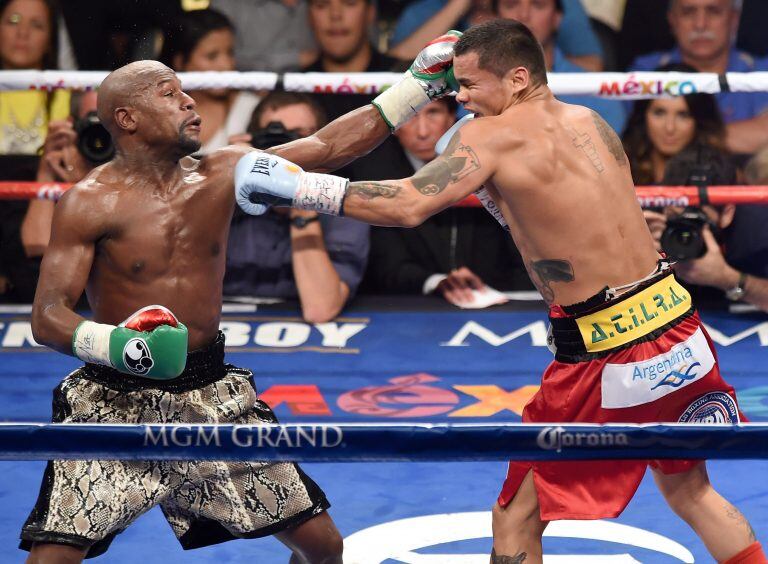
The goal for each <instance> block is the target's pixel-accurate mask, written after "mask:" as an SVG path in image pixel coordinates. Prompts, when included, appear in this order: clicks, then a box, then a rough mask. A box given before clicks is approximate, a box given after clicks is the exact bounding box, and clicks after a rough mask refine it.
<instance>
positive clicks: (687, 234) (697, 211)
mask: <svg viewBox="0 0 768 564" xmlns="http://www.w3.org/2000/svg"><path fill="white" fill-rule="evenodd" d="M736 179H737V177H736V168H735V166H734V165H733V163H732V162H731V161H730V160H729V159H728V157H727V155H725V154H724V153H722V152H721V151H719V150H717V149H715V148H713V147H709V146H706V145H701V144H695V145H693V146H689V147H687V148H686V149H684V150H682V151H681V152H680V153H678V154H677V155H675V156H674V157H672V158H671V159H670V160H669V162H668V163H667V166H666V170H665V172H664V180H663V182H664V184H668V185H673V186H674V185H685V186H699V187H700V188H704V187H706V186H710V185H718V184H725V185H729V184H734V183H735V182H736ZM707 225H708V226H709V227H710V229H711V230H712V233H713V234H714V235H715V238H717V237H718V236H719V235H720V229H719V227H718V225H717V224H716V223H715V222H714V221H712V220H711V219H710V218H709V217H708V216H707V214H706V213H704V211H702V209H701V208H698V207H690V206H688V207H686V208H685V209H683V211H682V213H680V214H679V215H676V216H673V217H670V218H669V219H667V227H666V228H665V229H664V232H663V233H662V234H661V248H662V249H663V250H664V252H665V253H666V254H667V256H668V257H669V258H670V259H672V260H689V259H697V258H700V257H702V256H704V255H705V254H706V252H707V244H706V241H704V235H703V230H704V227H705V226H707Z"/></svg>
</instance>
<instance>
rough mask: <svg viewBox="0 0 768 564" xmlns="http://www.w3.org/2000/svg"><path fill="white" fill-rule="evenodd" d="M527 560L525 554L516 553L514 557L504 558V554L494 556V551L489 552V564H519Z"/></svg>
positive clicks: (526, 554)
mask: <svg viewBox="0 0 768 564" xmlns="http://www.w3.org/2000/svg"><path fill="white" fill-rule="evenodd" d="M526 558H528V553H527V552H518V553H517V554H515V555H514V556H505V555H504V554H496V550H494V549H492V550H491V564H521V563H522V562H525V559H526Z"/></svg>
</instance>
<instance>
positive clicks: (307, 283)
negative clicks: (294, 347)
mask: <svg viewBox="0 0 768 564" xmlns="http://www.w3.org/2000/svg"><path fill="white" fill-rule="evenodd" d="M293 213H294V214H297V215H298V214H301V213H302V212H298V211H294V212H293ZM304 213H306V212H304ZM310 215H312V214H310ZM291 258H292V261H291V262H292V263H293V276H294V279H295V280H296V289H297V290H298V292H299V301H300V302H301V312H302V315H303V317H304V319H305V320H306V321H307V322H309V323H325V322H326V321H330V320H331V319H333V318H334V317H336V316H337V315H338V314H339V312H340V311H341V308H343V307H344V304H345V303H346V301H347V298H348V297H349V287H348V286H347V285H346V284H345V283H344V282H343V281H342V280H341V278H340V277H339V273H338V272H336V269H335V268H334V266H333V263H332V262H331V258H330V256H329V254H328V249H327V248H326V246H325V241H324V239H323V228H322V227H321V225H320V222H319V221H315V222H313V223H310V224H308V225H307V226H306V227H304V228H303V229H299V228H297V227H294V226H291Z"/></svg>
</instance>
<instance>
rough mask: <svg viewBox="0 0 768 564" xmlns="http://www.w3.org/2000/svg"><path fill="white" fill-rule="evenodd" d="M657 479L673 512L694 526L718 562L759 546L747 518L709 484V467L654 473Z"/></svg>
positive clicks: (704, 465) (655, 471)
mask: <svg viewBox="0 0 768 564" xmlns="http://www.w3.org/2000/svg"><path fill="white" fill-rule="evenodd" d="M653 477H654V479H655V480H656V485H657V486H658V487H659V490H660V491H661V493H662V494H663V495H664V498H665V499H666V500H667V503H668V504H669V506H670V507H671V508H672V510H673V511H674V512H675V513H677V515H678V516H680V518H681V519H683V520H684V521H685V522H686V523H688V524H689V525H690V526H691V528H692V529H693V530H694V531H695V532H696V534H697V535H698V536H699V537H700V538H701V540H702V541H703V542H704V544H705V545H706V547H707V550H709V552H710V553H711V554H712V556H713V557H714V558H716V559H717V561H718V562H722V561H724V560H727V559H728V558H731V557H732V556H734V555H736V554H738V553H739V552H740V551H742V550H744V549H745V548H747V547H748V546H749V545H751V544H752V543H754V542H755V540H756V538H755V531H754V530H753V529H752V526H751V525H750V524H749V522H748V521H747V519H746V518H745V517H744V515H742V514H741V512H740V511H739V510H738V509H736V508H735V507H734V506H733V505H731V504H730V503H729V502H728V501H727V500H726V499H725V498H723V497H722V496H721V495H720V494H719V493H717V492H716V491H715V489H714V488H713V487H712V485H711V484H710V483H709V477H708V476H707V467H706V464H704V463H701V464H698V465H696V466H695V467H693V468H692V469H691V470H688V471H687V472H681V473H679V474H664V473H662V472H659V471H658V470H656V469H654V470H653Z"/></svg>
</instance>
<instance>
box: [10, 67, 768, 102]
mask: <svg viewBox="0 0 768 564" xmlns="http://www.w3.org/2000/svg"><path fill="white" fill-rule="evenodd" d="M107 74H108V73H107V71H55V70H47V71H36V70H21V71H2V72H0V90H46V91H52V90H56V89H61V88H63V89H74V90H92V89H94V88H97V87H98V85H99V84H100V83H101V81H102V80H103V79H104V77H105V76H106V75H107ZM401 76H402V75H401V74H399V73H391V72H379V73H364V72H363V73H272V72H237V71H228V72H189V73H178V77H179V78H180V80H181V82H182V84H183V86H184V88H185V89H187V90H200V89H206V88H233V89H238V90H274V89H276V88H278V87H279V88H282V89H284V90H288V91H294V92H323V93H337V94H376V93H378V92H380V91H381V90H383V89H385V88H386V87H388V86H390V85H391V84H393V83H394V82H396V81H397V80H398V79H399V78H400V77H401ZM547 76H548V78H549V84H550V87H551V89H552V92H553V93H554V94H555V95H589V96H599V97H603V98H608V99H623V100H632V99H642V98H659V97H668V96H679V95H684V94H695V93H708V94H717V93H720V92H767V91H768V72H749V73H736V72H728V73H724V74H715V73H679V72H630V73H618V72H602V73H548V75H547Z"/></svg>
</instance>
